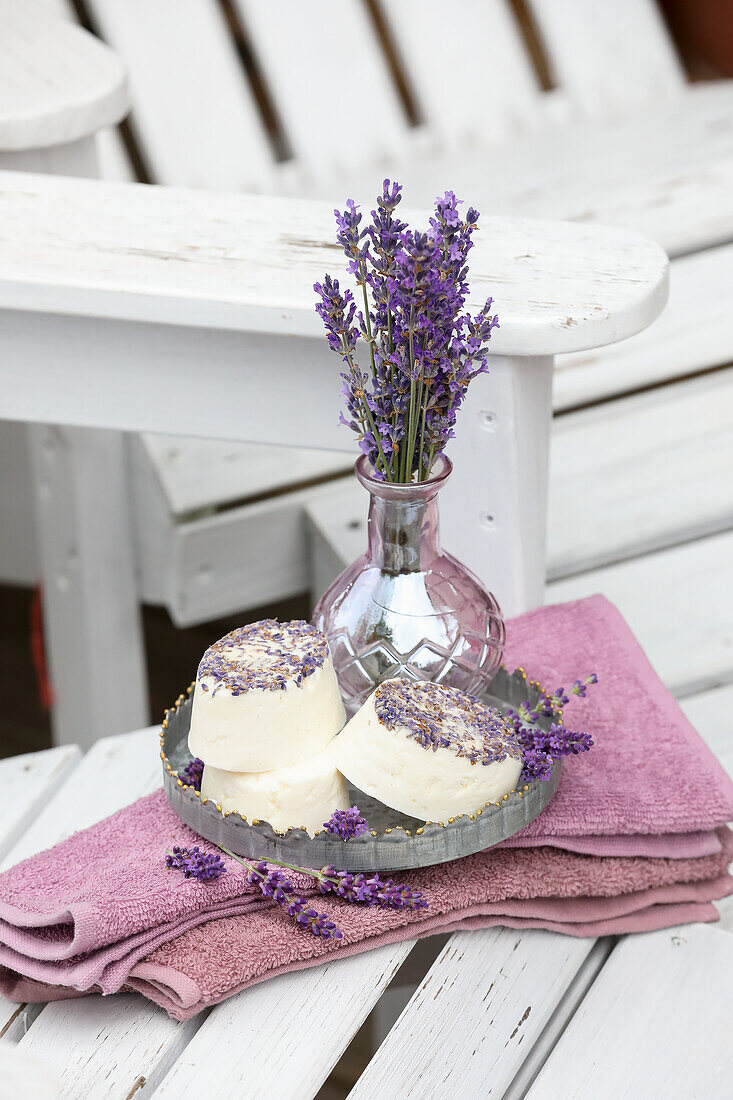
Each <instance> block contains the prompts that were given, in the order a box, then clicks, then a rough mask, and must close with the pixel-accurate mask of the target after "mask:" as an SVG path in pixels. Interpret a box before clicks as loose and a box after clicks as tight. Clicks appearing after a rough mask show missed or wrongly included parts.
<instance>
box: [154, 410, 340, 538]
mask: <svg viewBox="0 0 733 1100" xmlns="http://www.w3.org/2000/svg"><path fill="white" fill-rule="evenodd" d="M142 441H143V446H144V448H145V452H146V454H147V457H148V459H149V461H150V463H151V465H152V467H153V469H154V471H155V474H156V476H157V478H158V480H159V482H160V485H161V488H162V489H163V492H164V493H165V497H166V500H167V502H168V505H169V508H170V511H171V513H172V514H173V515H174V516H175V517H177V518H179V517H185V516H189V515H190V514H191V513H195V512H198V511H200V510H202V509H206V510H208V509H210V508H213V507H221V506H222V505H231V504H232V503H238V502H240V501H243V500H247V499H248V498H250V497H255V496H259V495H260V494H262V493H264V492H274V491H275V490H283V489H286V488H288V487H290V486H293V485H294V484H297V483H299V482H308V481H311V480H313V479H314V478H317V477H322V476H324V475H326V474H334V473H347V472H348V471H349V470H350V469H351V468H352V465H353V461H352V455H351V453H350V445H351V442H352V440H351V437H350V434H349V432H348V431H347V430H346V429H344V451H345V453H344V454H343V455H340V454H339V453H338V452H334V451H318V450H304V449H303V448H300V447H258V446H257V445H256V444H251V443H227V442H220V441H218V440H215V439H192V438H191V437H190V436H176V435H154V434H151V433H146V434H145V435H143V437H142Z"/></svg>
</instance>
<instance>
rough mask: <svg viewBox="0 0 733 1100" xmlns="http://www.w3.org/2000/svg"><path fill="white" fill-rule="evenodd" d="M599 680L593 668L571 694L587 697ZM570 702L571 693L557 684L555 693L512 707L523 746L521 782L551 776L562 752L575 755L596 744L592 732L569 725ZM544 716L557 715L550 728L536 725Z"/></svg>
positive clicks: (513, 719) (513, 720)
mask: <svg viewBox="0 0 733 1100" xmlns="http://www.w3.org/2000/svg"><path fill="white" fill-rule="evenodd" d="M597 683H598V677H597V676H596V674H595V673H594V672H593V673H591V675H590V676H587V677H586V679H585V680H576V681H575V683H574V684H573V686H572V688H571V689H570V695H576V696H578V697H580V698H585V695H586V692H587V688H588V686H589V685H590V684H597ZM568 702H569V696H568V695H567V694H566V693H565V691H564V690H563V688H557V689H556V690H555V691H554V692H553V693H552V694H551V695H547V694H543V695H541V696H540V698H539V700H538V701H537V703H536V704H535V706H534V707H532V706H531V705H530V703H529V702H525V703H522V705H521V706H520V707H518V708H517V710H516V711H513V710H512V711H509V716H510V718H511V720H512V722H513V724H514V729H515V730H516V732H517V735H518V736H519V741H520V744H521V746H522V765H523V766H522V773H521V775H520V777H519V782H520V783H532V782H533V781H534V780H535V779H540V780H547V779H550V777H551V775H552V765H553V763H554V761H555V759H556V758H557V757H558V756H570V755H573V756H575V755H577V754H578V753H581V752H588V750H589V749H591V748H592V747H593V738H592V737H591V735H590V734H589V733H581V732H574V731H572V730H569V729H568V728H567V727H566V726H565V723H564V722H563V720H562V709H563V707H564V706H565V705H566V704H567V703H568ZM541 716H543V717H551V718H555V721H554V722H553V723H552V724H551V726H550V729H549V731H546V730H541V729H538V728H537V727H536V726H533V725H532V723H534V722H536V721H537V720H538V719H539V718H540V717H541Z"/></svg>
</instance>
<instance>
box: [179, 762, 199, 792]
mask: <svg viewBox="0 0 733 1100" xmlns="http://www.w3.org/2000/svg"><path fill="white" fill-rule="evenodd" d="M203 774H204V762H203V760H199V758H198V756H194V758H193V760H189V762H188V764H186V767H185V768H183V769H182V770H181V772H180V775H179V779H182V780H183V782H184V783H187V784H188V786H189V787H193V789H194V790H195V791H200V790H201V779H202V776H203Z"/></svg>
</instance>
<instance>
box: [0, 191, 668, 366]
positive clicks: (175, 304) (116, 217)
mask: <svg viewBox="0 0 733 1100" xmlns="http://www.w3.org/2000/svg"><path fill="white" fill-rule="evenodd" d="M408 219H409V220H410V221H411V222H412V221H413V220H414V221H416V222H417V223H418V224H420V223H423V224H426V216H425V215H424V214H423V215H421V214H409V213H408ZM480 224H481V231H480V233H479V234H478V241H477V244H476V247H475V248H474V250H473V251H472V253H471V280H470V281H471V288H472V304H473V305H475V306H477V307H478V306H479V305H481V304H483V301H484V300H485V298H486V297H487V296H488V295H491V296H492V297H494V299H495V301H496V308H497V311H498V314H499V317H500V321H501V327H500V329H499V330H498V331H497V332H496V333H495V335H494V337H493V339H492V351H494V352H497V353H503V354H506V355H552V354H555V353H557V352H569V351H578V350H581V349H583V348H589V347H598V346H600V345H603V344H609V343H613V342H614V341H616V340H621V339H623V338H624V337H627V336H630V335H632V334H633V333H635V332H638V331H639V330H641V329H643V328H645V327H646V326H647V325H648V324H649V323H650V322H651V321H653V320H654V318H655V317H656V316H657V314H658V313H659V312H660V311H661V309H662V307H663V306H664V303H665V300H666V295H667V257H666V255H665V253H664V252H663V250H662V249H661V248H660V247H659V246H658V245H657V244H655V243H653V242H652V241H650V240H648V239H646V238H644V237H641V236H639V235H637V234H634V233H629V232H623V231H618V230H615V229H607V228H604V227H599V226H590V225H577V224H570V223H564V222H542V221H529V220H526V219H517V218H503V217H501V218H499V217H493V218H492V217H487V216H484V217H483V218H482V220H481V223H480ZM0 225H1V226H2V250H1V251H0V308H3V307H4V308H8V309H13V310H29V311H34V312H43V313H56V314H59V313H60V314H71V315H77V316H87V317H98V318H109V319H111V318H114V319H121V320H127V321H135V322H155V323H160V324H173V325H184V326H186V327H189V326H193V327H198V328H200V327H204V328H215V329H221V330H237V331H245V332H250V333H266V334H273V335H274V334H282V335H289V336H301V337H316V336H320V335H321V325H320V320H319V319H318V317H317V316H316V314H315V312H314V294H313V290H312V284H313V283H314V282H315V281H316V280H317V279H321V278H322V277H323V275H324V273H325V272H326V271H329V272H331V273H333V274H335V275H338V274H340V273H341V272H343V270H344V258H343V256H342V255H341V252H340V249H339V248H338V247H337V246H336V245H335V243H334V221H333V214H332V211H331V210H330V209H329V207H328V206H327V205H326V204H324V203H316V202H306V201H301V200H294V199H285V198H265V197H261V196H253V195H232V194H209V193H206V192H200V191H186V190H179V189H177V188H167V187H166V188H163V187H151V186H144V185H140V184H116V183H103V182H99V181H96V180H95V181H88V180H81V179H61V178H57V177H51V178H49V177H46V176H34V175H26V174H24V173H7V172H6V173H0Z"/></svg>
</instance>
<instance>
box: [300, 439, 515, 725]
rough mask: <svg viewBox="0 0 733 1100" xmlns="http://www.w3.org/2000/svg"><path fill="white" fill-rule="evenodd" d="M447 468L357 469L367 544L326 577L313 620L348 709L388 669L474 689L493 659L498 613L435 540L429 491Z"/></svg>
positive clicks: (496, 660)
mask: <svg viewBox="0 0 733 1100" xmlns="http://www.w3.org/2000/svg"><path fill="white" fill-rule="evenodd" d="M450 472H451V464H450V461H449V459H447V458H445V457H444V456H443V457H441V458H439V459H438V461H437V462H436V466H435V474H434V476H433V477H432V478H431V479H430V480H429V481H426V482H422V483H421V484H411V485H392V484H389V483H388V482H384V481H378V480H377V479H376V478H374V477H373V476H371V471H370V467H369V465H368V463H367V461H366V459H365V458H360V459H359V460H358V462H357V463H356V474H357V477H358V478H359V481H360V482H361V484H362V485H363V486H364V487H365V488H366V489H367V490H368V492H369V494H370V498H371V499H370V504H369V540H368V546H367V550H366V553H365V554H363V555H362V556H361V557H360V558H358V559H357V560H356V561H355V562H354V563H353V564H352V565H350V566H349V567H348V568H347V569H345V570H344V572H343V573H341V575H340V576H339V577H337V578H336V580H335V581H334V582H333V584H332V585H331V587H330V588H329V589H328V590H327V591H326V593H325V594H324V595H323V596H322V598H321V599H320V601H319V603H318V605H317V607H316V609H315V611H314V614H313V622H314V624H315V625H316V626H318V627H319V629H321V630H323V631H324V633H325V634H326V636H327V638H328V641H329V644H330V646H331V653H332V655H333V661H334V665H335V668H336V672H337V675H338V677H339V683H340V685H341V691H342V694H343V696H344V703H345V705H346V709H347V711H348V712H349V714H353V713H354V712H355V711H356V710H357V709H358V708H359V707H360V706H361V704H362V703H363V702H364V700H365V699H366V698H367V696H368V695H369V694H370V693H371V692H372V691H373V689H374V687H375V686H376V685H377V684H378V683H380V682H381V681H382V680H386V679H390V678H391V677H395V676H404V677H411V678H413V679H419V680H433V681H436V682H438V683H444V684H450V685H451V686H453V687H458V688H461V689H462V690H463V691H468V692H471V693H472V694H475V693H477V692H479V691H481V689H482V688H483V687H484V686H485V685H486V684H487V683H488V681H489V679H490V678H491V676H492V674H493V673H494V672H495V671H496V669H497V668H498V666H499V664H500V662H501V655H502V651H503V648H504V621H503V618H502V615H501V611H500V610H499V605H498V603H497V602H496V600H495V598H494V597H493V596H492V594H491V593H490V592H489V591H487V589H486V588H485V587H484V586H483V584H482V583H481V582H480V581H479V579H478V578H477V577H476V576H474V574H473V573H471V572H470V570H468V569H467V568H466V567H465V566H463V565H461V563H460V562H459V561H457V560H456V559H455V558H454V557H453V556H452V555H451V554H446V553H445V552H444V551H443V550H442V549H441V546H440V535H439V524H438V492H439V491H440V489H441V488H442V486H443V485H444V484H445V482H446V481H447V479H448V477H449V476H450Z"/></svg>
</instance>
